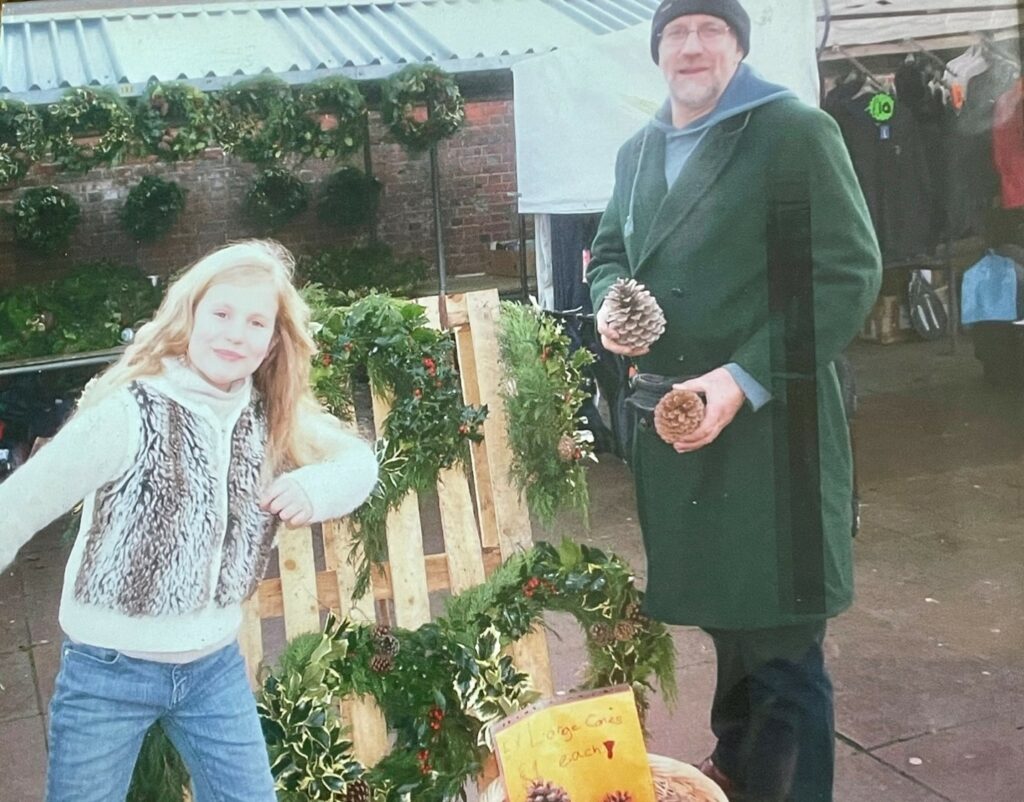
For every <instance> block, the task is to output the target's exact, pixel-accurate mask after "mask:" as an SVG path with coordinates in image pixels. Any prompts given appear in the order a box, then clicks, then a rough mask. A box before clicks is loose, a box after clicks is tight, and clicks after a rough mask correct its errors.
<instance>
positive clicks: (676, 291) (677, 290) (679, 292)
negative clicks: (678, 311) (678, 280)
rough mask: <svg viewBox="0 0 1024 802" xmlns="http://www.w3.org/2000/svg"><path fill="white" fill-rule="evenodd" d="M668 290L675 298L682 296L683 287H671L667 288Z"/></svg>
mask: <svg viewBox="0 0 1024 802" xmlns="http://www.w3.org/2000/svg"><path fill="white" fill-rule="evenodd" d="M669 292H671V293H672V294H673V295H674V296H675V297H676V298H682V297H683V288H682V287H673V288H672V289H671V290H669Z"/></svg>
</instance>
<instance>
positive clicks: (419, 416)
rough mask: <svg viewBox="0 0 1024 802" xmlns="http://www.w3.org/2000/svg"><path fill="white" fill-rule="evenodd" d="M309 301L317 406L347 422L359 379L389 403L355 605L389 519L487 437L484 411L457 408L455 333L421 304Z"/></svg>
mask: <svg viewBox="0 0 1024 802" xmlns="http://www.w3.org/2000/svg"><path fill="white" fill-rule="evenodd" d="M306 298H307V301H309V302H310V303H311V305H312V307H313V320H314V321H315V323H316V325H315V329H316V331H315V334H314V336H315V339H316V341H317V344H318V346H319V352H320V356H319V357H318V359H317V360H316V361H315V362H314V370H313V388H314V392H315V393H316V395H317V397H318V398H320V400H321V401H322V402H323V403H324V404H325V406H326V407H327V408H328V410H329V411H330V412H331V413H332V414H334V415H337V416H338V417H342V418H346V417H350V416H351V408H352V407H351V403H352V401H351V396H350V391H349V390H348V388H350V387H351V382H352V381H353V379H354V377H355V376H356V375H357V374H359V373H361V372H362V371H363V370H365V371H366V374H367V376H368V377H369V382H370V390H371V391H372V392H373V394H374V395H375V396H377V397H380V398H387V399H389V400H390V401H391V412H390V413H389V414H388V417H387V419H386V420H385V421H384V424H383V426H382V427H381V431H380V432H379V433H378V440H377V443H376V451H377V461H378V464H379V465H380V480H379V482H378V485H377V488H376V490H375V491H374V493H373V495H371V496H370V499H369V500H368V501H367V502H366V503H365V504H364V505H363V506H362V507H360V508H359V509H358V510H357V511H356V512H355V513H353V520H355V521H356V522H357V523H358V527H357V529H358V535H357V540H356V544H357V547H356V548H355V550H354V555H353V556H354V557H356V559H357V560H358V567H357V574H358V575H357V590H356V595H357V596H358V595H361V594H362V593H363V592H364V591H365V589H366V588H367V587H368V586H369V580H370V568H371V566H372V565H373V564H375V563H382V562H384V561H385V560H386V559H387V539H386V532H385V526H386V522H387V515H388V513H389V512H390V511H391V510H393V509H395V508H397V507H398V505H399V504H401V502H402V500H403V499H404V498H405V496H406V494H408V493H409V492H422V491H426V490H429V489H431V488H434V487H436V486H437V477H438V475H439V474H440V472H441V471H442V470H444V469H446V468H450V467H452V466H453V465H456V464H459V463H463V462H464V461H465V460H466V458H467V457H468V456H469V442H470V441H474V442H476V441H479V440H480V439H482V437H483V435H482V434H481V432H480V428H481V426H482V425H483V421H484V418H485V417H486V415H487V408H486V407H475V406H472V405H468V404H464V403H463V401H462V387H461V385H460V382H459V374H458V371H457V369H456V367H455V342H454V339H453V337H452V334H451V332H443V331H438V330H437V329H433V328H431V327H430V326H429V325H428V324H427V319H426V313H425V312H424V310H423V308H422V307H420V306H419V305H418V304H416V303H413V302H411V301H401V300H398V299H395V298H391V297H389V296H387V295H379V294H372V295H369V296H367V297H365V298H362V299H360V300H358V301H356V302H355V303H353V304H352V305H351V306H349V307H348V308H341V309H339V308H332V307H331V306H330V304H329V296H328V295H327V294H326V293H324V292H323V291H322V290H321V291H320V292H319V293H317V292H316V291H312V292H307V295H306ZM317 363H319V364H317Z"/></svg>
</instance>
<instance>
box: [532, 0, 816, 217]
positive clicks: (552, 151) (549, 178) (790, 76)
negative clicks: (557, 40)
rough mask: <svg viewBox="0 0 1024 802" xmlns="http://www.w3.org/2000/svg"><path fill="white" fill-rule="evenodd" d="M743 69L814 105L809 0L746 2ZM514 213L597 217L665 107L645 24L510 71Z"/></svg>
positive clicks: (811, 0) (812, 14)
mask: <svg viewBox="0 0 1024 802" xmlns="http://www.w3.org/2000/svg"><path fill="white" fill-rule="evenodd" d="M743 5H744V7H745V8H746V9H747V11H748V13H749V14H750V18H751V21H752V23H753V26H752V31H751V45H750V55H749V56H748V58H747V61H748V62H749V63H750V64H751V65H753V66H754V67H756V68H757V70H758V71H759V72H760V73H761V74H762V75H763V76H764V77H765V78H767V79H768V80H770V81H775V82H777V83H780V84H784V85H786V86H789V87H790V88H792V89H793V90H794V91H795V92H796V93H797V94H798V95H800V97H801V98H803V99H804V100H805V101H807V102H808V103H812V104H816V103H817V98H818V68H817V62H816V60H815V45H816V41H815V36H816V31H815V27H816V26H815V9H814V0H745V2H744V3H743ZM512 75H513V79H514V82H515V83H514V85H515V95H514V107H515V126H516V170H517V175H518V182H519V193H520V197H519V211H520V212H522V213H525V214H531V213H533V214H536V213H545V212H546V213H552V214H572V213H582V212H599V211H603V210H604V207H605V205H606V204H607V203H608V198H609V197H611V191H612V173H613V170H614V167H615V153H616V151H617V150H618V149H619V146H620V145H621V144H622V143H623V142H625V141H626V139H628V138H629V137H630V136H631V135H632V134H633V133H635V132H636V131H637V130H638V129H639V128H640V127H641V126H642V125H643V124H644V123H645V122H646V121H647V120H648V119H650V117H651V115H652V114H653V113H654V112H655V111H656V110H657V109H658V108H659V107H660V106H661V104H662V103H663V102H664V100H665V97H666V92H665V83H664V79H663V78H662V75H661V72H660V70H659V69H658V67H657V65H655V64H654V62H653V61H652V60H651V54H650V25H648V24H644V25H636V26H633V27H632V28H628V29H626V30H623V31H620V32H618V33H611V34H605V35H603V36H593V37H589V38H587V39H585V40H582V41H581V42H580V44H579V45H577V46H573V47H568V48H562V49H559V50H556V51H554V52H552V53H546V54H544V55H541V56H537V57H536V58H530V59H524V60H523V61H520V62H519V63H517V64H515V65H513V67H512Z"/></svg>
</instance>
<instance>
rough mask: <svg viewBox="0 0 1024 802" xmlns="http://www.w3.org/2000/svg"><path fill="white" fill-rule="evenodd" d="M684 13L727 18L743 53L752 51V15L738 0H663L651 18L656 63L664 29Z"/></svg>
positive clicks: (652, 46)
mask: <svg viewBox="0 0 1024 802" xmlns="http://www.w3.org/2000/svg"><path fill="white" fill-rule="evenodd" d="M684 14H707V15H708V16H711V17H718V18H719V19H722V20H725V21H726V22H727V23H728V24H729V27H730V28H732V30H733V33H735V34H736V39H737V41H738V42H739V44H740V48H741V49H742V50H743V55H744V56H745V55H746V54H747V53H749V52H750V16H749V15H748V14H747V12H746V11H744V10H743V6H741V5H740V4H739V3H738V2H737V1H736V0H663V2H662V4H661V5H660V6H658V10H657V11H655V12H654V19H653V20H651V58H653V59H654V63H655V64H657V63H658V40H659V39H660V38H661V32H662V30H663V29H664V28H665V26H666V25H668V24H669V23H670V22H671V21H672V20H674V19H675V18H676V17H681V16H683V15H684Z"/></svg>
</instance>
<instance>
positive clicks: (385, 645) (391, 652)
mask: <svg viewBox="0 0 1024 802" xmlns="http://www.w3.org/2000/svg"><path fill="white" fill-rule="evenodd" d="M374 644H375V645H376V647H377V654H383V655H386V656H387V657H394V656H395V655H396V654H398V650H399V649H400V648H401V644H400V643H399V642H398V638H396V637H395V636H394V635H383V636H382V637H380V638H375V639H374Z"/></svg>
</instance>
